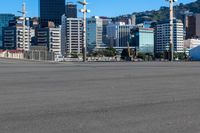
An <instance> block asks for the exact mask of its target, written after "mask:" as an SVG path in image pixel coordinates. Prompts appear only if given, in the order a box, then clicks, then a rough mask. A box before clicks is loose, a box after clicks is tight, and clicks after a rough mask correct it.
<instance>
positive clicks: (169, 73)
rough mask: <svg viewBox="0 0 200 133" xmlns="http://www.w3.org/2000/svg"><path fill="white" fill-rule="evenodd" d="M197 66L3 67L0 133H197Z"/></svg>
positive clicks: (21, 63) (13, 64) (24, 64)
mask: <svg viewBox="0 0 200 133" xmlns="http://www.w3.org/2000/svg"><path fill="white" fill-rule="evenodd" d="M199 125H200V63H195V62H194V63H184V62H183V63H179V62H175V63H170V62H147V63H61V64H60V63H59V64H56V63H41V62H27V61H19V62H18V61H16V60H14V61H13V60H10V61H7V60H5V59H4V60H2V59H0V132H1V133H199V132H200V126H199Z"/></svg>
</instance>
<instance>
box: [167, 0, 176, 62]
mask: <svg viewBox="0 0 200 133" xmlns="http://www.w3.org/2000/svg"><path fill="white" fill-rule="evenodd" d="M166 1H168V2H169V6H170V18H169V19H170V23H169V25H170V53H171V55H170V61H173V60H174V33H173V32H174V11H173V3H174V2H176V1H177V0H166Z"/></svg>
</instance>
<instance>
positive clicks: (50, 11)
mask: <svg viewBox="0 0 200 133" xmlns="http://www.w3.org/2000/svg"><path fill="white" fill-rule="evenodd" d="M39 9H40V11H39V12H40V23H41V25H42V27H47V26H46V24H47V23H48V21H51V22H54V23H55V25H56V26H58V25H61V16H62V15H63V14H64V13H65V0H40V1H39Z"/></svg>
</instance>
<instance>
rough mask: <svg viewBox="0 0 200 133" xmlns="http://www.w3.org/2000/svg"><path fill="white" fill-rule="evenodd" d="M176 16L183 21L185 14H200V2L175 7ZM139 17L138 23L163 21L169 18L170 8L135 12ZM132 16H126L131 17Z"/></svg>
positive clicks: (198, 0) (199, 0)
mask: <svg viewBox="0 0 200 133" xmlns="http://www.w3.org/2000/svg"><path fill="white" fill-rule="evenodd" d="M174 12H175V13H174V14H175V16H176V18H178V19H181V18H182V16H183V14H184V13H185V12H193V13H200V0H197V1H195V2H191V3H189V4H183V3H180V4H179V5H176V6H174ZM132 14H135V15H136V16H137V20H136V21H137V23H142V22H143V21H151V20H156V21H162V20H166V19H168V18H169V7H164V6H163V7H161V8H160V9H159V10H151V11H144V12H133V13H132ZM130 15H131V14H128V15H124V16H127V17H128V16H130ZM124 16H118V17H116V18H114V20H118V19H119V18H121V17H124Z"/></svg>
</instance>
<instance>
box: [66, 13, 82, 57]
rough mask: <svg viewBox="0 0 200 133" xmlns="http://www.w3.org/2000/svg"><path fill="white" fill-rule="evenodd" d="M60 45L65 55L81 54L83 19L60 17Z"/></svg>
mask: <svg viewBox="0 0 200 133" xmlns="http://www.w3.org/2000/svg"><path fill="white" fill-rule="evenodd" d="M62 40H63V41H62V46H63V47H65V55H67V56H68V57H71V55H72V54H81V53H82V46H83V19H81V18H67V17H66V16H63V17H62Z"/></svg>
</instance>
